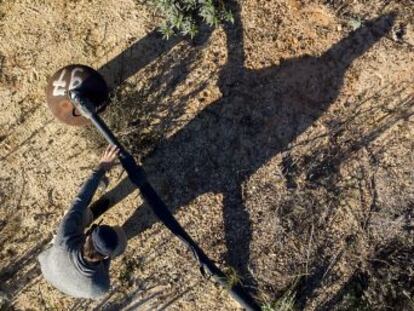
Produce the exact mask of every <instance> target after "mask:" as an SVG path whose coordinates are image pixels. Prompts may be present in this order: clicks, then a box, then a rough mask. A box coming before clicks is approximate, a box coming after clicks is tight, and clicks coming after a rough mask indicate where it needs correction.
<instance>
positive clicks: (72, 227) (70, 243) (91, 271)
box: [38, 145, 127, 299]
mask: <svg viewBox="0 0 414 311" xmlns="http://www.w3.org/2000/svg"><path fill="white" fill-rule="evenodd" d="M118 154H119V150H118V149H117V148H116V147H115V146H111V145H109V146H108V147H107V149H106V150H105V151H104V153H103V155H102V157H101V159H100V162H99V164H98V166H97V168H96V169H94V170H93V172H92V174H91V176H90V177H89V178H88V179H87V180H86V182H85V183H84V185H83V186H82V188H81V190H80V191H79V193H78V195H77V196H76V198H75V199H74V201H73V202H72V206H71V207H70V209H69V210H68V212H67V213H66V214H65V216H64V217H63V219H62V222H61V223H60V225H59V227H58V230H57V234H56V236H55V238H54V239H53V241H52V245H51V247H49V248H48V249H46V250H45V251H43V252H42V253H41V254H40V255H39V256H38V261H39V263H40V267H41V271H42V274H43V276H44V277H45V278H46V280H47V281H48V282H49V283H51V284H52V285H53V286H54V287H56V288H57V289H59V290H60V291H62V292H63V293H65V294H68V295H70V296H73V297H77V298H92V299H97V298H99V297H101V296H102V295H104V294H105V293H107V292H108V291H109V290H110V278H109V266H110V263H111V260H112V259H113V258H114V257H116V256H119V255H120V254H122V253H123V252H124V250H125V248H126V244H127V239H126V235H125V233H124V232H123V230H122V229H121V228H120V227H118V226H116V227H111V226H108V225H96V224H94V225H92V226H91V227H90V228H89V229H88V230H87V231H86V232H85V229H86V228H87V227H88V226H89V225H90V224H91V222H92V221H93V219H94V217H93V213H92V212H91V210H90V208H89V203H90V202H91V200H92V197H93V195H94V194H95V192H96V190H97V188H98V186H99V184H100V181H101V180H102V177H103V176H104V175H105V172H106V171H108V170H110V169H111V167H112V166H113V164H114V161H115V159H116V158H117V156H118Z"/></svg>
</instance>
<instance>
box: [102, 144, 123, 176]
mask: <svg viewBox="0 0 414 311" xmlns="http://www.w3.org/2000/svg"><path fill="white" fill-rule="evenodd" d="M118 154H119V148H118V147H116V146H114V145H108V147H107V148H106V150H105V151H104V153H103V154H102V157H101V160H100V161H99V165H98V168H101V169H103V170H104V171H109V170H110V169H111V168H112V166H113V165H114V161H115V159H116V158H117V156H118Z"/></svg>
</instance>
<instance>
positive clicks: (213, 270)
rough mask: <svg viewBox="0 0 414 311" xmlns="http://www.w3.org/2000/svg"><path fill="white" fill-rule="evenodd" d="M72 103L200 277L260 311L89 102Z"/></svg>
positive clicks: (75, 98) (77, 99)
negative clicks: (186, 251) (112, 152)
mask: <svg viewBox="0 0 414 311" xmlns="http://www.w3.org/2000/svg"><path fill="white" fill-rule="evenodd" d="M70 96H71V99H72V102H73V103H74V104H75V106H77V107H78V108H79V110H80V111H81V112H82V114H83V115H84V116H85V117H87V118H89V119H90V120H91V122H92V123H93V124H94V125H95V127H96V128H97V129H98V131H99V132H100V133H101V134H102V136H103V137H105V139H106V140H107V142H108V143H110V144H111V145H115V146H117V147H118V148H119V149H120V155H119V158H120V161H121V163H122V166H123V167H124V168H125V170H126V171H127V173H128V177H129V179H130V180H131V181H132V182H133V183H134V184H135V185H136V186H137V187H138V189H139V190H140V191H141V193H142V195H143V197H144V198H145V200H146V201H147V202H148V203H149V205H150V206H151V208H152V209H153V211H154V213H155V215H157V217H158V218H159V219H160V220H161V221H162V222H163V223H164V225H165V226H166V227H167V228H168V229H169V230H170V231H171V232H172V233H173V234H174V235H175V236H177V237H178V238H179V239H180V240H181V241H182V242H183V243H184V244H186V245H187V247H188V248H189V249H190V250H191V251H192V253H193V255H194V257H195V258H196V260H197V261H198V263H199V265H200V270H201V273H202V274H203V275H204V276H211V277H213V278H214V279H215V280H216V281H217V282H218V283H219V284H220V285H221V286H223V287H228V290H229V292H230V294H231V296H232V297H233V298H234V299H235V300H236V301H237V302H238V303H239V304H240V305H241V306H242V307H244V308H245V309H246V310H248V311H256V310H261V308H260V306H259V305H258V304H257V303H256V301H255V300H254V299H253V298H252V297H251V296H250V295H249V294H248V293H247V292H246V291H245V290H244V288H243V287H242V286H241V284H240V283H236V284H229V280H228V279H227V277H226V275H225V274H224V273H223V272H222V271H221V270H220V269H219V268H218V267H217V266H216V265H215V264H214V263H213V262H212V261H211V260H210V258H208V257H207V255H206V254H205V253H204V251H203V250H202V249H201V248H200V247H199V246H198V245H197V243H196V242H195V241H194V240H193V239H192V238H191V237H190V235H189V234H188V233H187V232H186V231H185V230H184V228H183V227H182V226H181V225H180V224H179V222H178V221H177V220H176V219H175V218H174V216H173V215H172V214H171V212H170V210H169V209H168V208H167V206H166V205H165V203H164V202H163V201H162V200H161V198H160V197H159V196H158V194H157V192H156V191H155V190H154V188H153V187H152V186H151V184H150V183H149V182H148V180H147V178H146V176H145V172H144V169H143V168H142V167H141V166H140V165H138V164H137V163H136V162H135V160H134V158H133V157H132V156H131V154H130V153H129V152H128V151H127V150H126V149H125V148H124V147H123V146H122V144H121V143H120V142H119V141H118V139H117V138H116V137H115V135H114V134H113V133H112V132H111V130H110V129H109V128H108V126H107V125H106V124H105V122H104V121H103V120H102V119H101V118H100V117H99V116H98V115H97V114H96V113H95V112H93V109H92V108H91V107H93V105H91V103H90V102H89V100H88V99H86V98H82V97H81V96H80V94H79V93H77V92H72V94H70Z"/></svg>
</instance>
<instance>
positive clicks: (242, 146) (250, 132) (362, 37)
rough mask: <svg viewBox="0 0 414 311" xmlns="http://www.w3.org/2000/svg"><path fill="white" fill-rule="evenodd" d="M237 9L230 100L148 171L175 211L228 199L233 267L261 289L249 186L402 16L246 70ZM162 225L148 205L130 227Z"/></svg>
mask: <svg viewBox="0 0 414 311" xmlns="http://www.w3.org/2000/svg"><path fill="white" fill-rule="evenodd" d="M233 12H234V15H235V20H236V21H235V25H231V26H229V27H226V28H225V32H226V35H227V49H228V62H227V64H226V65H225V66H224V67H223V69H222V71H221V74H220V79H219V83H218V84H219V87H220V91H221V93H222V94H223V96H222V98H221V99H219V100H218V101H216V102H214V103H212V104H210V105H209V106H208V107H207V108H205V109H204V110H203V111H201V112H200V113H199V114H198V115H197V116H196V117H195V118H194V119H193V120H192V121H191V122H190V123H188V124H187V125H186V126H185V127H184V128H183V129H182V130H180V131H179V132H178V133H176V134H175V135H174V136H172V137H171V138H169V139H166V140H165V141H163V142H162V143H161V145H160V146H159V147H158V148H157V149H156V151H155V152H154V153H153V154H151V156H150V157H148V158H147V159H146V160H145V161H144V163H143V166H144V168H146V167H148V168H151V167H153V168H156V169H157V172H152V171H151V173H154V175H153V176H155V177H158V176H159V178H161V179H163V180H165V181H166V182H167V183H168V184H169V185H170V187H169V191H170V193H169V195H168V196H169V199H167V200H166V201H167V205H169V207H170V208H171V210H172V211H173V212H175V211H176V210H177V209H178V208H179V207H181V206H183V205H186V204H188V203H189V202H190V201H192V200H193V199H195V198H197V197H198V196H200V195H202V194H204V193H207V192H213V193H221V194H223V197H224V202H223V205H224V206H223V214H224V224H225V239H226V245H227V250H228V254H227V262H228V264H230V265H231V266H233V267H235V268H236V269H237V271H238V272H239V273H240V274H241V276H242V277H243V278H244V281H245V283H247V284H250V285H253V286H254V285H255V280H254V278H253V276H252V275H251V273H250V272H249V269H248V264H249V248H250V241H251V238H252V234H253V232H252V228H251V223H250V219H249V212H248V211H247V209H246V207H245V206H244V205H243V200H242V184H243V182H244V181H246V180H247V179H248V178H249V177H250V176H251V175H252V174H254V173H255V172H256V171H257V169H258V168H260V167H261V166H262V165H263V164H265V163H266V162H267V161H268V160H269V159H271V158H272V157H273V156H275V155H276V154H278V153H280V152H282V151H284V150H285V149H286V148H287V146H288V144H289V143H290V142H292V141H293V140H294V139H295V138H296V137H297V136H298V135H300V134H301V133H303V132H304V131H305V130H306V129H307V128H308V127H309V126H310V125H312V124H313V122H315V120H317V119H318V118H319V117H320V116H321V115H322V114H323V113H324V112H325V111H326V110H327V109H328V107H329V105H330V104H331V103H333V101H334V100H335V99H336V98H337V96H338V94H339V91H340V89H341V86H342V84H343V78H344V74H345V72H346V69H347V68H348V67H349V65H350V64H351V63H352V62H353V61H354V60H355V59H356V58H358V57H359V56H361V55H362V54H363V53H364V52H366V51H367V50H368V49H369V48H370V47H371V46H372V45H373V44H374V43H375V42H377V41H378V40H379V39H380V38H381V37H382V36H384V35H385V34H386V33H387V32H388V31H389V30H390V28H391V26H392V23H393V20H394V16H392V15H386V16H382V17H380V18H377V19H375V20H372V21H370V22H368V23H366V25H364V26H363V27H361V28H359V29H357V30H356V31H354V32H352V33H351V34H350V35H349V36H348V37H346V38H344V39H342V40H341V41H339V42H338V43H336V44H335V45H333V46H332V47H331V48H330V49H329V50H327V51H326V52H325V53H324V54H323V55H322V56H320V57H311V56H303V57H298V58H292V59H289V60H286V61H284V62H283V63H282V64H280V65H279V66H271V67H268V68H265V69H262V70H249V69H246V68H244V67H243V64H244V46H243V35H242V32H243V28H242V23H241V19H240V8H239V7H238V6H237V4H236V3H233ZM155 177H154V178H155ZM133 189H134V188H133V187H132V186H131V185H130V183H129V181H128V180H127V179H125V180H123V181H122V182H121V183H120V184H119V185H118V186H117V187H115V188H114V189H113V190H112V191H110V192H109V193H108V194H107V195H105V196H104V197H103V198H102V199H101V200H98V201H97V203H96V206H99V204H102V205H104V206H105V208H109V207H110V206H112V205H113V204H115V203H116V202H118V201H119V200H120V199H122V197H123V196H125V195H127V194H128V193H130V192H131V191H133ZM203 208H205V207H202V206H200V209H203ZM156 221H157V219H156V218H155V217H153V216H151V212H149V209H148V207H147V206H145V205H144V206H141V207H139V208H137V209H136V210H135V212H134V213H133V215H131V217H130V218H129V219H128V220H127V222H126V223H125V224H124V228H125V229H126V231H127V233H128V236H129V238H133V237H134V236H136V235H138V234H139V233H140V232H142V231H143V230H145V229H146V228H148V227H149V226H151V225H152V224H153V223H155V222H156Z"/></svg>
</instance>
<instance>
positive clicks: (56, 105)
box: [46, 65, 108, 126]
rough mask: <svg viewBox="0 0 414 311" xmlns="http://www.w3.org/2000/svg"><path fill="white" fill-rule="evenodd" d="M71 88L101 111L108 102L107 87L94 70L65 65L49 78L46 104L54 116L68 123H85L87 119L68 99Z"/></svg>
mask: <svg viewBox="0 0 414 311" xmlns="http://www.w3.org/2000/svg"><path fill="white" fill-rule="evenodd" d="M73 89H79V90H80V91H81V92H82V94H83V95H85V96H87V97H88V98H89V99H90V100H91V101H92V102H93V103H94V104H95V106H96V111H97V112H101V111H103V110H104V109H105V107H106V105H107V104H108V87H107V85H106V82H105V80H104V79H103V77H102V76H101V75H100V74H99V73H98V72H97V71H96V70H94V69H92V68H91V67H88V66H85V65H69V66H66V67H64V68H61V69H59V70H58V71H57V72H56V73H55V74H54V75H53V76H52V77H51V78H50V79H49V81H48V84H47V89H46V97H47V104H48V106H49V108H50V110H51V111H52V113H53V114H54V115H55V116H56V118H58V119H59V120H60V121H62V122H64V123H66V124H69V125H77V126H82V125H86V124H88V122H89V120H88V119H86V118H85V117H83V116H81V115H80V113H79V111H78V110H77V109H76V108H75V107H74V106H73V105H72V103H71V101H70V99H69V94H68V92H69V91H70V90H73Z"/></svg>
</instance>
